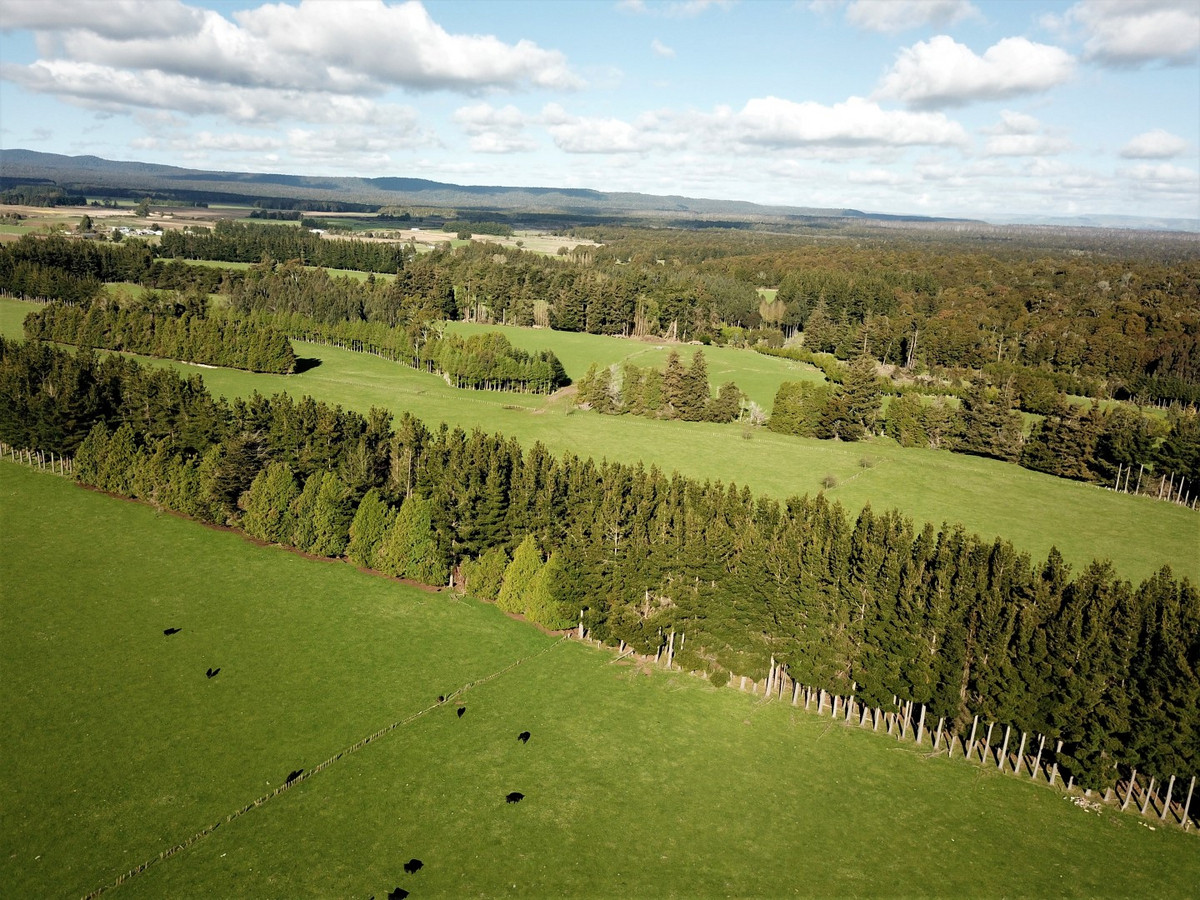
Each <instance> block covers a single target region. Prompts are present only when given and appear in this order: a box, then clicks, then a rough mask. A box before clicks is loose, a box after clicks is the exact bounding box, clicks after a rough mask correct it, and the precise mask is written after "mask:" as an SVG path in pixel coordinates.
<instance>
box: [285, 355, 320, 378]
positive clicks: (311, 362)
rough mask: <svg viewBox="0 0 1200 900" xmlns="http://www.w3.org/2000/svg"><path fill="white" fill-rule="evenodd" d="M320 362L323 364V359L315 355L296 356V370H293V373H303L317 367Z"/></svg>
mask: <svg viewBox="0 0 1200 900" xmlns="http://www.w3.org/2000/svg"><path fill="white" fill-rule="evenodd" d="M320 364H321V360H319V359H316V358H314V357H310V356H298V357H296V371H295V372H293V373H292V374H293V375H303V374H304V373H305V372H308V371H309V370H311V369H315V368H316V367H317V366H319V365H320Z"/></svg>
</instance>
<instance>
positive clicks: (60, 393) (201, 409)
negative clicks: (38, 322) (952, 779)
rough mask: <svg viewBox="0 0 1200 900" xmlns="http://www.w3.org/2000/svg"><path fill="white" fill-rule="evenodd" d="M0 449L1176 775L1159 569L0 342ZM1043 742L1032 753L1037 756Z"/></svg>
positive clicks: (688, 651) (526, 603) (1189, 649)
mask: <svg viewBox="0 0 1200 900" xmlns="http://www.w3.org/2000/svg"><path fill="white" fill-rule="evenodd" d="M0 440H4V441H6V442H8V443H10V444H14V445H18V446H27V447H35V448H38V449H42V450H49V451H54V452H56V453H67V454H72V453H73V454H74V456H75V469H76V472H77V474H78V477H79V478H80V480H82V481H84V482H85V483H88V484H93V485H95V486H97V487H99V488H101V489H103V490H106V491H111V492H113V493H117V494H122V495H126V496H133V497H140V498H144V499H147V500H152V501H153V502H155V503H157V504H160V505H162V506H164V507H166V508H169V509H173V510H178V511H179V512H182V513H185V514H187V515H190V516H194V517H196V518H198V519H201V520H203V521H208V522H216V523H220V524H231V525H234V526H236V527H241V528H243V529H245V530H247V531H248V532H249V533H251V534H255V535H257V536H259V537H261V538H263V539H265V540H271V541H278V542H281V543H286V544H290V545H292V546H295V547H298V548H299V549H302V550H305V551H307V552H310V553H315V554H320V555H325V556H333V557H336V556H341V555H349V556H350V557H351V558H352V559H354V560H355V561H356V562H359V563H360V564H364V565H368V566H374V567H377V568H380V569H383V570H384V571H388V572H392V573H395V574H402V575H406V576H408V577H414V578H419V579H429V580H440V579H441V578H442V577H444V576H445V575H446V574H447V573H448V572H450V571H453V570H456V569H458V570H459V571H461V573H462V574H463V576H464V577H465V579H466V584H467V588H468V589H469V590H471V591H472V592H474V593H477V594H478V595H480V596H483V597H487V598H492V597H494V598H495V599H496V600H497V602H498V603H500V604H501V605H503V606H504V607H505V608H507V609H512V610H516V611H522V612H524V613H525V614H527V615H528V616H530V617H531V618H532V619H534V620H536V621H539V622H541V623H542V624H543V625H546V626H547V627H551V628H560V627H566V626H569V625H572V624H574V623H576V622H578V621H580V618H581V617H582V620H583V621H584V623H585V624H586V625H587V626H588V627H589V628H590V629H591V631H592V633H593V634H594V635H596V636H597V637H600V638H603V639H606V640H609V641H612V642H616V641H617V640H624V641H626V642H627V643H629V644H630V645H632V646H633V647H634V648H636V649H638V650H641V651H643V652H650V653H653V652H654V651H655V649H656V648H657V647H659V646H660V645H661V641H662V635H663V634H664V633H665V632H669V631H677V632H685V633H686V634H687V643H686V647H685V648H684V649H683V650H682V651H681V652H680V653H678V654H677V655H676V658H675V659H676V662H677V663H678V664H679V665H681V666H682V667H684V668H685V669H687V668H692V669H707V670H709V671H712V672H714V673H721V672H728V671H732V672H737V673H744V674H750V675H754V676H756V677H760V676H762V675H763V674H764V673H765V671H766V668H767V666H768V661H769V659H771V658H772V657H773V658H774V659H775V660H779V661H782V662H783V663H784V665H785V666H786V667H787V670H788V672H789V673H790V674H791V676H792V677H794V678H796V679H797V680H799V681H801V682H803V683H807V684H810V685H813V686H814V687H819V688H824V689H827V690H830V691H833V692H835V693H838V694H841V695H846V694H850V693H854V694H855V695H856V696H857V697H859V698H861V699H862V701H863V702H865V703H867V704H869V705H883V706H887V705H890V703H891V700H890V699H889V698H890V697H891V696H893V695H895V696H899V697H901V698H904V699H910V700H913V701H916V702H919V703H925V704H927V705H928V707H929V711H930V713H931V714H932V715H934V716H937V717H942V716H944V717H946V718H947V720H948V722H949V725H950V728H951V729H952V730H957V731H959V732H960V733H961V732H962V730H963V729H964V727H966V726H968V725H969V723H970V721H971V718H972V716H973V715H976V714H977V715H980V716H982V717H984V718H986V719H987V720H989V721H993V720H994V721H997V722H1000V723H1007V724H1011V725H1013V726H1015V727H1017V728H1020V729H1022V730H1024V731H1029V732H1041V733H1043V734H1045V735H1047V737H1048V738H1052V739H1056V740H1057V739H1061V740H1062V742H1063V743H1062V750H1061V752H1060V753H1059V754H1058V755H1057V757H1056V761H1057V762H1058V764H1059V766H1060V768H1061V769H1062V771H1063V772H1064V773H1066V774H1067V775H1068V776H1074V777H1075V779H1076V781H1078V782H1080V783H1081V784H1084V785H1086V786H1090V787H1103V786H1105V785H1111V784H1112V783H1114V782H1115V780H1116V778H1117V777H1118V774H1119V773H1125V772H1127V770H1128V769H1131V768H1133V767H1136V768H1137V769H1138V770H1139V771H1140V772H1144V773H1148V774H1152V775H1157V776H1159V777H1161V776H1167V775H1184V774H1186V773H1192V772H1195V771H1196V768H1197V763H1198V761H1200V592H1197V590H1196V588H1195V587H1194V586H1193V585H1191V584H1190V583H1189V582H1188V581H1187V580H1186V579H1185V580H1183V581H1178V580H1176V579H1175V578H1173V577H1172V575H1171V573H1170V572H1169V570H1166V569H1164V570H1163V571H1161V572H1159V573H1158V574H1156V575H1155V576H1153V577H1151V578H1149V579H1147V580H1146V581H1144V582H1142V583H1141V584H1139V585H1132V584H1130V583H1129V582H1128V581H1125V580H1123V579H1120V578H1118V577H1117V576H1116V575H1115V574H1114V572H1113V569H1112V566H1111V565H1110V564H1109V563H1107V562H1104V561H1097V562H1094V563H1092V564H1091V565H1089V566H1086V567H1085V568H1083V569H1082V570H1081V571H1079V572H1078V573H1074V574H1073V573H1071V572H1070V571H1069V569H1068V567H1067V566H1065V565H1064V564H1063V562H1062V560H1061V558H1060V557H1059V556H1058V554H1057V553H1056V552H1051V554H1050V555H1049V556H1048V557H1047V558H1046V559H1044V560H1036V561H1035V560H1031V559H1030V558H1029V557H1028V556H1025V555H1021V554H1018V553H1017V552H1016V551H1015V550H1014V549H1013V547H1012V546H1011V545H1010V544H1008V543H1006V542H1004V541H1002V540H999V539H997V540H994V541H990V542H989V541H984V540H981V539H979V538H978V537H974V536H971V535H968V534H965V533H964V532H963V530H962V529H961V528H955V527H951V526H943V527H942V528H941V529H940V530H938V529H935V528H934V527H933V526H926V527H924V528H922V529H920V530H917V529H916V528H915V527H914V525H913V523H912V522H911V521H910V520H908V519H906V518H904V517H903V516H901V515H900V514H898V513H895V512H887V513H876V512H874V511H872V510H871V509H870V508H867V509H865V510H863V512H862V513H861V514H860V515H859V516H858V517H857V518H856V519H853V520H851V519H850V518H848V517H847V515H846V514H845V513H844V511H843V510H842V509H841V508H840V507H839V506H837V505H835V504H831V503H830V502H829V501H827V500H826V499H825V498H824V497H823V496H817V497H815V498H813V497H797V498H792V499H790V500H788V501H787V502H785V503H780V502H777V501H774V500H770V499H767V498H761V497H754V496H752V495H751V494H750V492H749V491H748V490H746V489H738V488H737V487H735V486H733V485H729V486H725V485H721V484H712V483H705V484H701V483H698V482H696V481H693V480H690V479H686V478H683V477H680V476H673V477H667V476H665V475H663V474H661V473H660V472H658V471H656V470H651V471H646V470H644V469H643V468H641V467H631V466H626V465H620V464H615V463H602V464H597V463H595V462H593V461H591V460H587V461H581V460H579V459H578V458H575V457H572V456H566V457H563V458H560V459H556V458H552V457H551V456H549V455H548V454H547V453H546V452H545V451H544V450H543V449H542V448H541V447H540V446H536V445H535V446H534V447H532V448H529V449H528V450H522V449H521V447H520V446H519V445H518V444H517V443H516V442H515V441H512V440H507V439H505V438H503V437H500V436H496V435H485V434H483V433H481V432H475V433H473V434H471V435H467V434H465V433H464V432H462V431H461V430H454V431H451V430H449V429H448V428H446V427H445V426H443V427H442V428H441V429H440V430H438V431H436V432H431V431H429V430H428V429H427V428H425V426H424V425H423V424H422V423H421V422H419V421H418V420H416V419H414V418H412V417H410V416H404V417H402V418H401V419H400V420H399V421H398V422H396V423H395V424H393V423H392V421H391V417H390V416H389V415H388V414H386V413H384V412H382V411H379V410H375V411H372V412H371V414H370V415H368V416H366V417H363V416H360V415H358V414H355V413H351V412H345V411H343V410H341V409H337V408H330V407H328V406H326V405H323V404H319V403H316V402H315V401H313V400H311V399H305V400H302V401H299V402H297V401H295V400H293V399H291V398H289V397H287V396H286V395H279V396H275V397H272V398H269V399H268V398H264V397H261V396H258V395H255V396H253V397H251V398H250V399H248V400H244V401H242V400H239V401H234V402H229V401H226V400H216V399H214V398H213V397H212V396H211V395H210V394H209V393H208V392H207V391H206V390H205V389H204V385H203V383H202V381H201V380H200V379H199V378H198V377H194V378H191V379H188V380H186V381H184V380H182V379H180V378H178V377H177V376H175V375H174V374H171V373H169V372H166V371H162V370H149V369H146V368H143V367H141V366H139V365H138V364H136V363H135V362H132V361H130V360H127V359H124V358H121V357H105V358H103V359H97V358H96V357H95V356H92V355H88V354H82V355H78V356H76V355H72V354H70V353H67V352H65V351H63V350H59V349H56V348H54V347H50V346H47V345H43V344H33V343H21V342H11V341H0ZM1049 743H1050V742H1049V741H1048V746H1049Z"/></svg>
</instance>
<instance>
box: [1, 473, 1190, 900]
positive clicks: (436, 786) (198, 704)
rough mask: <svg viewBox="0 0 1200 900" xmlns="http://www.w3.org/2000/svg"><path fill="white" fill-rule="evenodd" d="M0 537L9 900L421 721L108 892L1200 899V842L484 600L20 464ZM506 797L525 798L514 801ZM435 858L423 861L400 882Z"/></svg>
mask: <svg viewBox="0 0 1200 900" xmlns="http://www.w3.org/2000/svg"><path fill="white" fill-rule="evenodd" d="M0 520H3V522H4V523H5V527H4V528H3V529H0V600H2V603H0V610H2V613H3V628H4V653H3V654H0V685H2V687H0V700H2V702H0V734H3V738H0V750H2V752H3V758H4V760H5V765H4V766H3V767H2V768H0V790H2V791H3V797H4V807H3V812H4V828H3V829H0V883H3V884H4V886H5V893H6V894H7V895H8V896H13V897H70V896H74V897H78V896H81V895H83V894H84V893H86V892H88V891H90V890H93V889H96V888H98V887H101V886H103V885H106V884H111V883H112V882H114V881H115V879H116V878H117V876H118V875H120V874H122V873H124V872H126V871H128V870H130V869H132V868H134V867H135V866H137V865H139V864H140V863H142V862H144V861H146V860H148V859H151V858H154V857H156V856H157V855H158V854H159V853H160V852H161V851H163V850H165V849H167V848H169V847H172V846H174V845H176V844H178V843H181V842H183V841H184V840H186V839H187V838H189V837H190V836H192V835H194V834H196V833H197V832H199V831H201V830H202V829H204V828H206V827H207V826H210V825H212V824H213V823H215V822H219V821H220V822H224V820H225V817H226V816H227V815H228V814H230V813H232V812H234V811H236V810H239V809H241V808H242V807H244V806H245V805H247V804H249V803H250V802H252V801H253V800H255V799H256V798H258V797H261V796H263V795H265V794H267V793H268V792H270V791H271V790H272V789H273V788H274V787H275V786H278V785H279V783H280V782H281V781H282V780H283V779H284V778H285V776H286V775H287V774H288V773H289V772H290V771H292V770H295V769H300V768H304V769H309V768H311V767H312V766H314V765H315V764H316V763H318V762H320V761H323V760H326V759H328V758H330V757H333V756H334V755H335V754H337V753H338V752H340V751H343V750H344V749H346V748H347V747H349V746H351V745H353V744H354V743H355V742H357V741H358V740H360V739H361V738H362V737H364V736H366V735H368V734H371V733H373V732H375V731H377V730H378V729H380V728H382V727H384V726H386V725H388V724H390V723H394V722H399V721H401V720H405V719H409V718H410V717H413V716H414V715H415V714H417V713H420V712H421V711H422V710H428V711H427V712H426V713H425V714H423V715H419V716H416V717H415V718H411V720H410V721H409V722H408V723H407V724H405V725H402V726H400V727H398V728H397V729H395V730H394V731H391V732H389V733H388V734H386V735H385V736H383V737H382V738H380V739H378V740H376V741H374V742H372V743H370V744H368V745H366V746H365V747H363V748H362V749H360V750H358V751H357V752H355V753H353V754H352V755H346V756H343V757H342V759H340V760H339V761H337V762H335V763H334V764H332V765H331V766H330V767H329V768H327V769H325V770H324V771H322V772H319V773H317V774H315V775H313V776H312V777H311V778H308V779H307V780H304V781H302V782H300V783H298V784H297V785H295V786H293V787H292V788H291V789H290V790H289V791H287V792H286V793H283V794H281V795H279V796H277V797H275V798H273V799H271V800H269V801H268V802H266V803H265V804H264V805H262V806H261V807H258V808H254V809H251V810H250V811H249V812H247V813H246V814H245V815H242V816H240V817H238V818H235V819H233V820H232V821H229V822H227V823H225V824H222V825H221V827H219V828H217V829H216V830H215V831H213V832H212V833H211V834H210V835H209V836H207V837H205V838H203V839H201V840H199V841H198V842H196V843H194V844H192V845H191V846H190V847H189V848H187V849H185V850H183V851H181V852H180V853H178V854H176V855H174V856H172V857H171V858H169V859H167V860H165V861H162V862H158V863H156V864H155V865H153V866H151V867H150V868H149V869H148V870H146V871H145V872H144V873H143V874H141V875H138V876H136V877H134V878H133V879H132V880H130V881H128V882H126V883H125V884H123V885H121V886H120V887H118V888H117V889H115V890H113V891H112V892H111V895H112V896H116V897H131V898H134V897H164V896H170V897H198V898H210V897H289V898H291V897H361V898H365V897H367V896H372V895H373V896H375V897H383V896H386V894H387V892H388V891H389V890H391V889H392V888H393V887H395V886H397V885H400V886H403V887H405V888H406V889H408V890H410V891H411V892H412V893H413V896H414V897H420V896H447V897H466V896H480V897H495V896H545V897H549V896H587V897H630V896H634V897H636V896H653V897H708V896H739V897H744V896H746V897H748V896H759V897H779V896H785V895H800V896H832V895H838V896H947V897H950V896H954V897H962V896H972V897H975V896H996V897H1000V896H1064V897H1068V896H1080V897H1097V896H1113V897H1118V896H1127V897H1128V896H1145V897H1151V896H1153V897H1173V896H1181V897H1182V896H1189V895H1192V894H1193V893H1194V890H1195V886H1196V884H1198V883H1200V853H1197V843H1196V841H1197V837H1196V836H1195V835H1184V834H1182V833H1180V832H1178V831H1177V830H1173V829H1164V828H1158V829H1157V830H1155V831H1154V832H1151V831H1150V830H1149V828H1148V827H1143V826H1142V825H1140V824H1139V822H1138V820H1137V819H1136V818H1135V817H1132V816H1122V815H1120V814H1117V813H1112V812H1109V811H1107V810H1106V811H1104V812H1103V814H1101V815H1099V816H1097V815H1095V814H1089V813H1085V812H1083V811H1082V810H1080V809H1077V808H1076V807H1075V806H1073V805H1072V804H1070V803H1068V802H1065V800H1064V799H1063V797H1062V795H1061V794H1059V793H1058V792H1056V791H1053V790H1050V789H1047V788H1045V787H1039V786H1035V785H1033V784H1031V783H1029V782H1027V781H1024V780H1018V779H1015V778H1012V777H1007V776H1000V775H997V774H995V772H994V771H991V770H983V769H979V768H976V767H975V766H973V765H971V764H968V763H966V762H964V761H962V760H961V759H959V760H946V759H944V758H942V757H938V758H926V757H925V756H924V755H923V754H920V753H917V752H914V751H913V750H911V749H909V747H908V745H898V744H896V743H895V742H893V741H892V740H890V739H889V738H887V737H886V736H883V735H876V734H871V733H867V732H862V731H858V730H856V729H851V728H845V727H840V726H835V725H833V723H832V722H831V721H830V720H829V719H827V718H821V717H816V716H810V715H805V714H803V713H801V712H798V711H796V710H793V709H792V708H790V707H788V706H787V705H785V704H782V703H772V704H763V703H761V702H759V701H757V700H756V699H755V698H754V697H751V696H749V695H746V694H741V693H739V692H737V691H734V690H731V689H715V688H712V687H711V686H710V685H708V684H707V683H706V682H704V681H701V680H699V679H693V678H690V677H688V676H685V675H682V674H677V673H663V672H661V671H658V670H654V671H649V670H640V669H639V668H638V667H636V666H632V665H624V664H622V665H614V664H612V659H613V655H612V654H610V653H608V652H604V651H599V650H595V649H592V648H590V647H587V646H584V645H580V644H578V643H575V642H566V643H557V644H556V643H555V639H554V638H553V637H551V636H547V635H544V634H542V633H541V632H539V631H537V630H536V629H534V628H532V627H530V626H527V625H525V624H524V623H521V622H516V621H513V620H511V619H509V618H507V617H505V616H503V615H502V614H500V613H498V612H497V611H496V610H495V608H494V607H491V606H488V605H485V604H479V603H476V602H474V601H472V600H469V599H457V598H455V597H453V596H452V595H449V594H447V593H425V592H421V591H418V590H416V589H413V588H410V587H406V586H403V585H400V584H398V583H396V582H394V581H392V580H390V579H384V578H380V577H375V576H370V575H367V574H364V573H360V572H358V571H356V570H354V569H353V568H352V567H350V566H348V565H345V564H337V563H322V562H315V561H311V560H306V559H303V558H301V557H299V556H297V555H294V554H291V553H288V552H285V551H283V550H280V549H277V548H265V547H259V546H256V545H254V544H252V543H250V542H249V541H246V540H244V539H243V538H241V537H239V536H238V535H236V534H234V533H231V532H225V531H218V530H214V529H209V528H204V527H201V526H199V525H197V524H194V523H191V522H187V521H184V520H181V519H178V518H175V517H172V516H166V515H159V514H156V512H155V511H154V510H153V509H152V508H151V507H148V506H143V505H140V504H135V503H129V502H124V501H118V500H113V499H111V498H107V497H104V496H102V495H99V494H96V493H93V492H89V491H85V490H83V489H80V488H77V487H74V486H72V485H71V484H70V483H68V482H66V481H65V480H62V479H59V478H55V477H53V476H49V475H41V474H37V473H35V472H32V471H30V470H27V469H24V468H21V467H19V466H16V465H14V464H12V463H0ZM166 627H179V628H181V629H182V631H181V632H180V633H179V634H176V635H174V636H171V637H165V636H164V635H163V633H162V630H163V629H164V628H166ZM518 661H520V662H519V665H516V666H514V667H511V668H508V667H510V666H512V664H513V663H515V662H518ZM209 666H220V667H221V672H220V674H219V675H218V676H217V677H216V678H214V679H211V680H210V679H206V678H205V676H204V672H205V669H206V668H207V667H209ZM494 673H499V674H498V675H497V677H495V678H493V679H492V680H490V681H487V682H486V683H484V684H481V685H478V686H476V687H473V688H471V689H469V690H467V691H465V692H464V693H462V694H461V695H458V696H455V697H452V699H451V703H449V704H447V705H444V706H438V705H437V704H436V702H435V698H436V696H437V695H438V694H440V693H441V694H450V693H452V692H454V691H455V689H456V688H459V687H460V686H462V685H465V684H467V683H469V682H472V681H475V680H477V679H480V678H482V677H485V676H488V675H491V674H494ZM460 701H461V702H462V703H465V706H466V713H465V715H464V716H463V717H462V718H461V719H460V718H458V717H457V716H455V715H454V712H453V706H455V705H457V703H458V702H460ZM522 730H528V731H530V732H531V733H532V739H531V740H530V741H529V743H528V745H521V744H520V743H518V742H517V741H516V739H515V738H516V735H517V733H518V732H519V731H522ZM514 790H515V791H521V792H522V793H524V794H525V800H524V801H523V802H521V803H520V804H517V805H509V804H506V803H505V802H504V795H505V794H506V793H507V792H509V791H514ZM413 857H416V858H418V859H421V860H422V861H423V862H424V868H423V869H422V870H421V871H420V872H419V873H417V874H415V875H406V874H404V872H403V871H402V866H403V863H404V862H406V861H407V860H409V859H410V858H413Z"/></svg>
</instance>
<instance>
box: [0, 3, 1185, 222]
mask: <svg viewBox="0 0 1200 900" xmlns="http://www.w3.org/2000/svg"><path fill="white" fill-rule="evenodd" d="M0 147H4V148H8V149H14V148H23V149H29V150H40V151H43V152H48V153H62V154H67V155H83V154H92V155H96V156H102V157H105V158H108V159H118V160H139V161H144V162H154V163H165V164H170V165H178V166H186V167H192V168H203V169H217V170H223V171H249V172H283V173H287V174H300V175H357V176H364V177H373V176H381V175H390V176H404V177H415V178H428V179H432V180H435V181H447V182H453V183H456V184H470V185H510V186H532V187H581V188H593V189H596V190H602V191H637V192H642V193H649V194H680V195H683V196H686V197H703V198H713V199H722V200H749V201H752V202H756V203H765V204H782V205H788V206H819V207H851V208H856V209H861V210H867V211H873V212H884V213H908V214H924V215H937V216H968V217H976V218H988V217H1000V216H1005V215H1017V216H1020V215H1028V216H1083V215H1088V216H1091V215H1127V216H1147V217H1155V218H1164V217H1169V218H1200V0H1079V2H1069V0H1068V2H1051V0H1000V2H988V0H662V2H655V0H603V2H600V0H596V2H593V0H570V2H551V0H542V2H505V0H488V2H483V0H475V2H437V0H427V2H417V0H410V2H390V0H387V2H385V0H316V2H311V0H306V2H299V3H282V2H279V3H271V2H268V3H260V2H236V0H235V2H226V0H208V2H182V0H0Z"/></svg>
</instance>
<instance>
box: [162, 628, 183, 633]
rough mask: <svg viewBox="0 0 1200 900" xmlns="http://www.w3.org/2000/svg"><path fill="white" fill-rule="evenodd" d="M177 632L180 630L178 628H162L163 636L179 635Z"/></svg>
mask: <svg viewBox="0 0 1200 900" xmlns="http://www.w3.org/2000/svg"><path fill="white" fill-rule="evenodd" d="M179 631H180V629H178V628H164V629H163V634H179Z"/></svg>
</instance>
